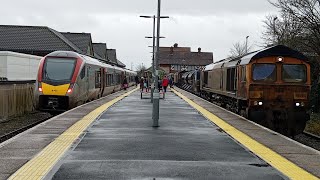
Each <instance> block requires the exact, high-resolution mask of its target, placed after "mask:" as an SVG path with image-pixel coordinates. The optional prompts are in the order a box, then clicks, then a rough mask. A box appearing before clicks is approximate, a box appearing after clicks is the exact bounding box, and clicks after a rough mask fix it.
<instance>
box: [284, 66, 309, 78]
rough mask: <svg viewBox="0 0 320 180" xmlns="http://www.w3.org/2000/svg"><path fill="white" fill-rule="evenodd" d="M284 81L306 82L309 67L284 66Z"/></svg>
mask: <svg viewBox="0 0 320 180" xmlns="http://www.w3.org/2000/svg"><path fill="white" fill-rule="evenodd" d="M282 80H283V81H285V82H306V80H307V67H306V66H305V65H303V64H284V65H283V66H282Z"/></svg>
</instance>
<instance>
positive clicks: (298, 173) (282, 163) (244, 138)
mask: <svg viewBox="0 0 320 180" xmlns="http://www.w3.org/2000/svg"><path fill="white" fill-rule="evenodd" d="M171 90H172V91H173V92H174V93H175V94H177V95H178V96H179V97H181V98H182V99H183V100H185V101H186V102H187V103H189V104H190V105H191V106H192V107H193V108H195V109H196V110H198V111H199V112H200V113H201V114H202V115H203V116H205V117H206V118H207V119H209V120H210V121H212V122H213V123H215V124H216V125H217V126H219V127H220V128H221V129H223V130H224V131H225V132H226V133H228V134H229V135H230V136H232V137H233V138H234V139H235V140H237V141H238V142H240V143H241V144H242V145H244V146H245V147H247V148H248V149H249V150H250V151H252V152H253V153H254V154H256V155H257V156H259V157H260V158H261V159H263V160H264V161H266V162H267V163H269V164H270V165H271V166H273V167H274V168H276V169H278V170H279V171H280V172H281V173H283V174H284V175H286V176H287V177H289V178H290V179H304V180H309V179H319V178H317V177H316V176H314V175H312V174H310V173H309V172H307V171H305V170H304V169H302V168H300V167H298V166H297V165H296V164H294V163H292V162H291V161H289V160H287V159H286V158H284V157H282V156H281V155H279V154H278V153H276V152H274V151H272V150H271V149H269V148H268V147H266V146H264V145H262V144H260V143H259V142H257V141H255V140H254V139H252V138H251V137H249V136H248V135H246V134H244V133H243V132H241V131H239V130H237V129H236V128H234V127H233V126H231V125H229V124H228V123H226V122H225V121H223V120H222V119H220V118H219V117H217V116H215V115H214V114H212V113H211V112H209V111H208V110H206V109H204V108H203V107H201V106H200V105H198V104H196V103H195V102H193V101H192V100H190V99H188V98H187V97H185V96H184V95H182V94H181V93H180V92H177V91H176V90H174V89H171Z"/></svg>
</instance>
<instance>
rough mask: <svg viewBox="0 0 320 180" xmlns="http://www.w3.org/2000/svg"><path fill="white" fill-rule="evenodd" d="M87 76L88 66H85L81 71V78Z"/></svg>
mask: <svg viewBox="0 0 320 180" xmlns="http://www.w3.org/2000/svg"><path fill="white" fill-rule="evenodd" d="M85 76H86V67H85V66H83V67H82V70H81V72H80V78H81V79H83V78H84V77H85Z"/></svg>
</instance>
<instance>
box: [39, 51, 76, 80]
mask: <svg viewBox="0 0 320 180" xmlns="http://www.w3.org/2000/svg"><path fill="white" fill-rule="evenodd" d="M75 65H76V59H70V58H52V57H49V58H47V59H46V60H45V64H44V67H43V79H42V81H43V82H47V83H49V84H65V83H69V82H70V81H71V79H72V75H73V72H74V69H75Z"/></svg>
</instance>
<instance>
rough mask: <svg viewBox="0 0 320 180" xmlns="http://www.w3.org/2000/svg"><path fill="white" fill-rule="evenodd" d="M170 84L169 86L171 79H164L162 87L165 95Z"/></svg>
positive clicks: (165, 77)
mask: <svg viewBox="0 0 320 180" xmlns="http://www.w3.org/2000/svg"><path fill="white" fill-rule="evenodd" d="M168 84H169V79H168V78H167V76H164V78H163V79H162V87H163V90H164V92H165V93H166V92H167V87H168Z"/></svg>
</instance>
